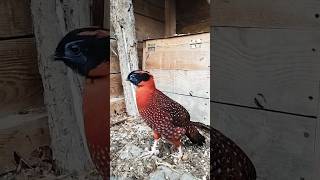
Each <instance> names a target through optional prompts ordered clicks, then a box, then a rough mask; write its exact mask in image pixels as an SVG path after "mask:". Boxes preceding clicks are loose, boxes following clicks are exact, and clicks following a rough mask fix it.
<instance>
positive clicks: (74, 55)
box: [55, 27, 110, 76]
mask: <svg viewBox="0 0 320 180" xmlns="http://www.w3.org/2000/svg"><path fill="white" fill-rule="evenodd" d="M100 30H102V31H104V30H103V29H101V28H95V27H90V28H81V29H76V30H73V31H71V32H69V33H68V34H67V35H66V36H64V37H63V39H62V40H61V41H60V42H59V44H58V46H57V48H56V51H55V59H56V60H62V61H63V62H64V63H65V64H66V65H67V66H69V67H70V68H72V69H74V70H76V71H78V72H79V73H80V74H82V75H85V76H87V75H88V73H89V71H90V70H92V69H94V68H95V67H97V66H98V65H99V64H101V63H102V62H104V61H106V60H108V59H109V53H110V49H109V45H110V37H109V36H107V35H106V36H101V35H100V36H98V35H96V34H94V33H92V32H95V31H100Z"/></svg>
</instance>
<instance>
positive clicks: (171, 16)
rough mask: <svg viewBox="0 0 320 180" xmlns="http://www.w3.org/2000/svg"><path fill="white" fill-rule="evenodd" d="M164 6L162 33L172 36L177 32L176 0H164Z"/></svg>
mask: <svg viewBox="0 0 320 180" xmlns="http://www.w3.org/2000/svg"><path fill="white" fill-rule="evenodd" d="M164 6H165V7H164V11H165V12H164V16H165V25H164V26H165V27H164V28H165V30H164V34H165V36H166V37H170V36H174V35H175V34H176V33H177V30H176V29H177V20H176V19H177V18H176V0H165V1H164Z"/></svg>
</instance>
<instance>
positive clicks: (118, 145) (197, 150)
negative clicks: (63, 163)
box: [111, 117, 210, 180]
mask: <svg viewBox="0 0 320 180" xmlns="http://www.w3.org/2000/svg"><path fill="white" fill-rule="evenodd" d="M200 133H201V134H203V135H204V136H205V137H206V144H205V145H204V146H202V147H197V146H193V145H192V143H191V142H190V141H189V140H188V139H187V138H186V137H185V138H184V139H183V140H182V142H183V152H184V156H183V157H182V160H181V161H180V162H176V161H175V160H176V159H175V158H174V157H172V156H171V154H172V153H173V152H172V151H173V150H172V149H171V145H170V144H169V143H168V142H166V141H165V140H161V141H160V143H159V147H158V149H159V151H160V153H159V155H157V156H152V157H148V158H145V157H141V155H142V154H143V153H145V152H146V151H147V150H150V147H151V146H152V144H153V138H152V131H151V129H150V128H149V127H148V126H147V125H146V124H145V123H144V122H143V120H142V119H140V118H128V117H116V118H113V119H112V127H111V174H112V175H113V176H114V177H118V178H120V179H126V178H128V179H159V180H162V179H168V180H176V179H177V180H178V179H180V180H184V179H185V180H187V179H209V170H210V153H209V152H210V145H209V144H210V143H209V134H208V133H205V132H204V131H200ZM118 178H116V179H118Z"/></svg>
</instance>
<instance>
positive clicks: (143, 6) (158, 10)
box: [133, 0, 164, 22]
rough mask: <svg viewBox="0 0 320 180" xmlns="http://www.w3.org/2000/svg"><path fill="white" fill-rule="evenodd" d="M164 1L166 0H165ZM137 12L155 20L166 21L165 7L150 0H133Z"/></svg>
mask: <svg viewBox="0 0 320 180" xmlns="http://www.w3.org/2000/svg"><path fill="white" fill-rule="evenodd" d="M163 2H164V1H163ZM133 8H134V12H135V13H136V14H140V15H144V16H146V17H149V18H151V19H154V20H158V21H160V22H164V8H163V7H161V6H158V5H157V4H154V2H152V1H148V0H133Z"/></svg>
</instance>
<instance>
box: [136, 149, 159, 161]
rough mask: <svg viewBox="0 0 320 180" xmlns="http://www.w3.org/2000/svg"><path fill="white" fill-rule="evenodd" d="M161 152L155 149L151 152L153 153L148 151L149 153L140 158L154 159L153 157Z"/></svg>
mask: <svg viewBox="0 0 320 180" xmlns="http://www.w3.org/2000/svg"><path fill="white" fill-rule="evenodd" d="M159 153H160V152H159V150H157V149H154V150H151V151H147V152H144V153H142V155H141V156H140V158H144V159H145V158H149V157H152V156H153V155H155V156H157V155H158V154H159Z"/></svg>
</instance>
